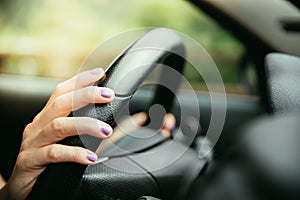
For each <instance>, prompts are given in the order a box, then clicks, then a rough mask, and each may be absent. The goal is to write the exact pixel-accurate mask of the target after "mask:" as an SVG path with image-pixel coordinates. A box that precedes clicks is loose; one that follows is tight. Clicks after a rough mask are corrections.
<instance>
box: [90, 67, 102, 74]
mask: <svg viewBox="0 0 300 200" xmlns="http://www.w3.org/2000/svg"><path fill="white" fill-rule="evenodd" d="M102 73H103V69H102V68H96V69H93V70H91V74H92V75H98V74H102Z"/></svg>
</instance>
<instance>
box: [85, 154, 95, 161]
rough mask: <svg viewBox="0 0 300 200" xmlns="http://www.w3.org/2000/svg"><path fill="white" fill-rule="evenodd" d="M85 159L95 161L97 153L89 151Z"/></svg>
mask: <svg viewBox="0 0 300 200" xmlns="http://www.w3.org/2000/svg"><path fill="white" fill-rule="evenodd" d="M87 159H88V160H89V161H91V162H95V161H96V160H97V155H96V154H94V153H89V154H88V156H87Z"/></svg>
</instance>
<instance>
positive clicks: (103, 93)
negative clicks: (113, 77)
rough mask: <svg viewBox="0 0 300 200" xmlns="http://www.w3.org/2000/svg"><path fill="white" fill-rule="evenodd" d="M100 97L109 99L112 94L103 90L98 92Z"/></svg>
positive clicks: (107, 90)
mask: <svg viewBox="0 0 300 200" xmlns="http://www.w3.org/2000/svg"><path fill="white" fill-rule="evenodd" d="M100 95H101V96H102V97H105V98H111V97H112V95H113V93H112V91H111V90H109V89H106V88H103V89H101V90H100Z"/></svg>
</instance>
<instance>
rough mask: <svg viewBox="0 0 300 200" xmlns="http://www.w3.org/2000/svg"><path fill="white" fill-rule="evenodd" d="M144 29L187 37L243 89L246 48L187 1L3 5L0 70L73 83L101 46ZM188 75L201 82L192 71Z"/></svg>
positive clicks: (49, 0)
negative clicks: (240, 67) (241, 68)
mask: <svg viewBox="0 0 300 200" xmlns="http://www.w3.org/2000/svg"><path fill="white" fill-rule="evenodd" d="M143 27H167V28H171V29H174V30H176V31H178V32H180V33H183V34H185V35H187V36H188V37H190V38H192V39H193V40H195V41H197V42H198V43H199V44H201V45H202V46H203V47H204V48H205V49H206V51H207V52H208V53H209V54H210V55H211V57H212V58H213V60H214V61H215V63H216V64H217V66H218V67H219V70H220V72H221V74H222V77H223V80H224V82H225V83H233V84H236V83H237V63H238V61H239V58H240V56H241V55H242V53H243V46H242V45H241V44H240V43H239V42H238V41H236V40H235V38H233V37H232V36H231V35H230V34H229V33H227V32H226V31H225V30H224V29H222V28H221V27H219V26H218V25H217V24H216V23H215V22H214V21H213V20H211V19H210V18H208V17H207V16H206V15H205V14H203V13H202V12H201V11H200V10H199V9H198V8H196V7H194V6H193V5H192V4H190V3H189V2H188V1H183V0H164V1H161V0H151V1H149V0H148V1H147V0H126V1H124V0H101V1H99V0H85V1H82V0H72V1H67V0H43V1H40V0H30V1H24V0H2V1H0V56H1V57H0V70H1V72H6V73H21V74H28V75H38V76H53V77H69V76H71V75H73V74H74V73H75V72H76V69H77V68H78V67H79V66H80V64H81V62H82V61H83V60H84V58H85V56H87V55H88V53H89V52H90V51H91V50H92V49H93V48H95V46H96V45H98V44H100V43H101V42H103V41H104V40H106V39H108V38H110V37H112V36H113V35H116V34H119V33H121V32H124V31H128V30H132V29H136V28H143ZM110 50H111V49H108V51H110ZM57 71H59V73H58V72H57ZM186 74H187V77H188V78H189V79H190V80H191V81H194V82H197V81H201V77H199V76H195V75H194V74H195V73H194V72H193V70H192V69H189V68H188V69H186Z"/></svg>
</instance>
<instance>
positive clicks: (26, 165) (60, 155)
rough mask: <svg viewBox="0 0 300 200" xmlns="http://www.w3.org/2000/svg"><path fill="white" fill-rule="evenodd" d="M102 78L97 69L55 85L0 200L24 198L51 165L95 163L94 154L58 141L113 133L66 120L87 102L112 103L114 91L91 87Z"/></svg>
mask: <svg viewBox="0 0 300 200" xmlns="http://www.w3.org/2000/svg"><path fill="white" fill-rule="evenodd" d="M103 76H104V71H103V70H102V69H101V68H97V69H94V70H91V71H85V72H82V73H80V74H78V75H76V76H74V77H72V78H71V79H68V80H66V81H65V82H62V83H60V84H59V85H57V87H56V88H55V90H54V92H53V94H52V96H51V97H50V99H49V101H48V102H47V104H46V106H45V107H44V108H43V109H42V111H41V112H40V113H39V114H38V115H37V116H36V117H35V118H34V120H33V121H32V123H30V124H28V125H27V126H26V128H25V130H24V132H23V139H22V144H21V147H20V152H19V154H18V157H17V160H16V164H15V167H14V170H13V172H12V174H11V177H10V179H9V180H8V182H7V184H6V185H5V186H4V187H3V188H2V189H1V191H0V199H1V197H4V199H25V198H26V197H27V196H28V194H29V193H30V191H31V189H32V187H33V185H34V184H35V182H36V180H37V177H38V176H39V175H40V174H41V173H42V172H43V171H44V170H45V169H46V166H47V165H48V164H50V163H59V162H76V163H81V164H85V165H89V164H93V163H94V162H95V161H96V160H97V155H96V154H95V153H94V152H91V151H89V150H88V149H85V148H83V147H74V146H67V145H62V144H57V142H58V141H60V140H62V139H64V138H66V137H68V136H73V135H78V134H89V135H92V136H96V137H99V138H107V137H109V136H110V135H111V134H112V128H111V127H110V126H109V125H108V124H106V123H104V122H102V121H99V120H97V119H94V118H90V117H68V115H69V114H70V113H71V112H72V111H74V110H77V109H79V108H81V107H84V106H86V105H87V104H89V103H109V102H111V101H112V100H113V98H114V92H113V91H112V90H111V89H108V88H100V87H96V86H92V84H93V83H94V82H96V81H97V80H99V79H100V78H102V77H103Z"/></svg>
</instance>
